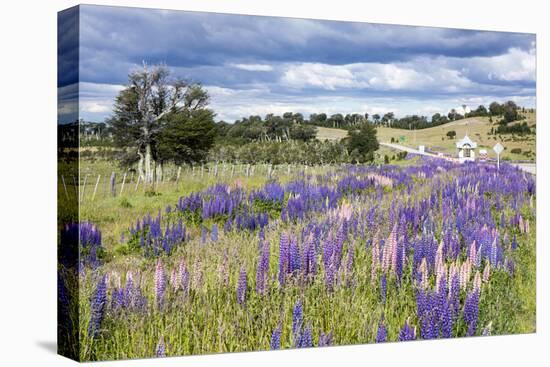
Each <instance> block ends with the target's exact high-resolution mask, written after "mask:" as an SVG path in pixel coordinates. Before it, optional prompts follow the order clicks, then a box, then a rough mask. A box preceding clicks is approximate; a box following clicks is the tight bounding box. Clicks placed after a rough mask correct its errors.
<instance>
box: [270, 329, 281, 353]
mask: <svg viewBox="0 0 550 367" xmlns="http://www.w3.org/2000/svg"><path fill="white" fill-rule="evenodd" d="M270 348H271V349H272V350H276V349H281V325H279V326H277V328H276V329H275V330H273V333H272V334H271V342H270Z"/></svg>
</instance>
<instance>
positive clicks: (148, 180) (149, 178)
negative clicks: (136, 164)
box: [144, 143, 153, 185]
mask: <svg viewBox="0 0 550 367" xmlns="http://www.w3.org/2000/svg"><path fill="white" fill-rule="evenodd" d="M151 163H152V154H151V144H150V143H147V145H146V146H145V181H144V182H145V184H146V185H152V184H153V169H152V167H151V165H152V164H151Z"/></svg>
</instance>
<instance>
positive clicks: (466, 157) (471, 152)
mask: <svg viewBox="0 0 550 367" xmlns="http://www.w3.org/2000/svg"><path fill="white" fill-rule="evenodd" d="M476 148H477V143H476V142H475V141H473V140H472V139H470V138H469V137H468V135H466V136H464V137H463V138H462V139H461V140H459V141H457V142H456V149H457V151H458V160H459V162H460V163H464V162H473V161H475V160H476V152H475V149H476Z"/></svg>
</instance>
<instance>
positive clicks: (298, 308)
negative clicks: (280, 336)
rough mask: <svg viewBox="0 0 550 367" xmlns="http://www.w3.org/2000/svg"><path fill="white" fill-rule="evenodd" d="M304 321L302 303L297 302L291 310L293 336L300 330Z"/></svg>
mask: <svg viewBox="0 0 550 367" xmlns="http://www.w3.org/2000/svg"><path fill="white" fill-rule="evenodd" d="M303 321H304V310H303V307H302V301H301V300H298V301H297V302H296V304H295V305H294V309H293V310H292V334H294V335H295V336H296V335H297V334H298V333H299V332H300V330H301V329H302V323H303Z"/></svg>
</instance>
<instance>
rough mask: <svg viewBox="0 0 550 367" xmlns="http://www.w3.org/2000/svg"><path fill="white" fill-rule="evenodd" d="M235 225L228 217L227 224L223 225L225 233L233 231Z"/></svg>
mask: <svg viewBox="0 0 550 367" xmlns="http://www.w3.org/2000/svg"><path fill="white" fill-rule="evenodd" d="M232 226H233V223H232V222H231V219H228V220H227V221H226V222H225V224H224V225H223V231H224V232H225V233H227V232H231V227H232Z"/></svg>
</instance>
